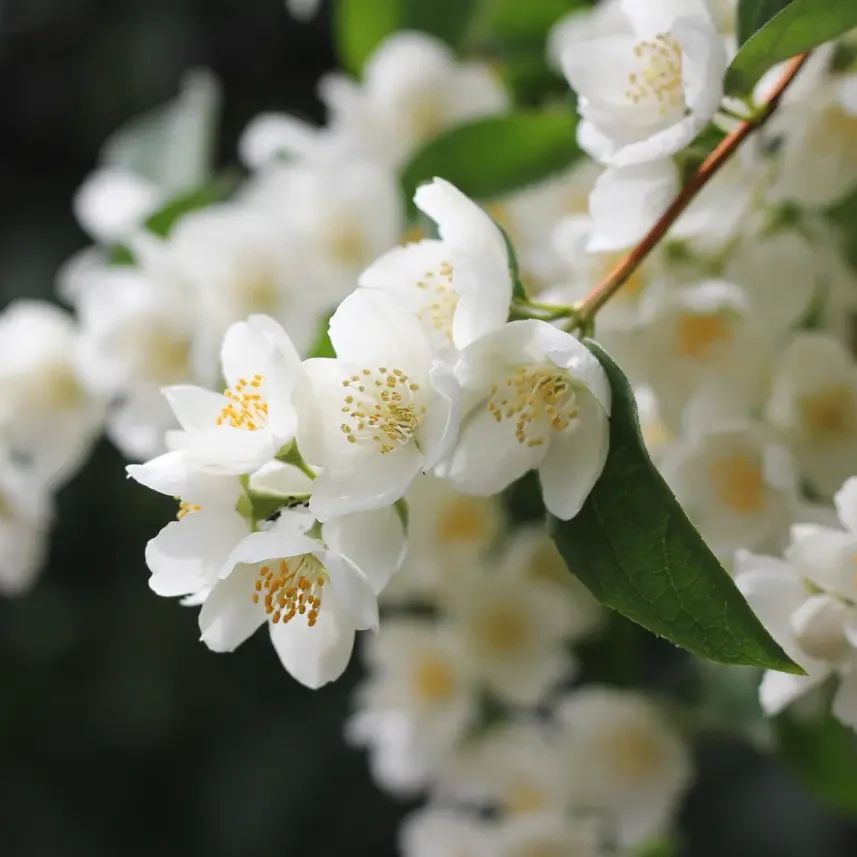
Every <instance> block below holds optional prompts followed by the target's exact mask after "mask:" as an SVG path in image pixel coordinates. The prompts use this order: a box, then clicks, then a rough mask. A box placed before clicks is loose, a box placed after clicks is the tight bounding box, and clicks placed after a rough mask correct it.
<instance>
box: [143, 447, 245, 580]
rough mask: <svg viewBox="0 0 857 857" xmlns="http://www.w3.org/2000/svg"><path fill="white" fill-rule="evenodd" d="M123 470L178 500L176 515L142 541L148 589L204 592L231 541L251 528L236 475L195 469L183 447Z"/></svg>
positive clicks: (231, 545) (228, 549)
mask: <svg viewBox="0 0 857 857" xmlns="http://www.w3.org/2000/svg"><path fill="white" fill-rule="evenodd" d="M127 470H128V475H129V476H131V478H132V479H135V480H136V481H137V482H139V483H140V484H141V485H145V486H146V487H147V488H151V489H152V490H153V491H158V492H159V493H161V494H166V495H167V496H168V497H176V498H178V500H179V509H178V514H177V516H176V517H177V520H175V521H172V522H171V523H169V524H167V525H166V527H164V528H163V529H162V530H161V532H160V533H158V535H157V536H155V537H154V538H153V539H151V540H150V541H149V543H148V544H147V545H146V565H147V566H148V567H149V571H151V573H152V575H151V577H150V578H149V586H150V587H151V589H152V591H153V592H155V593H156V594H157V595H163V596H168V597H170V596H188V595H189V596H194V595H198V594H200V593H205V592H207V591H208V590H209V589H210V587H211V586H213V585H214V584H215V583H216V582H217V579H218V575H219V574H220V571H221V569H222V568H223V564H224V563H225V562H226V559H227V557H228V556H229V555H230V553H231V552H232V551H233V550H234V549H235V546H236V545H237V544H238V543H239V542H240V541H241V540H242V539H243V538H244V537H245V536H247V535H249V534H250V533H251V532H252V521H250V520H249V519H248V518H247V517H246V516H244V515H242V514H241V512H240V511H239V501H240V500H241V498H243V497H244V496H245V488H244V486H243V485H242V484H241V481H240V479H239V478H238V477H237V476H213V475H211V474H208V473H201V472H199V471H198V470H196V469H195V467H194V462H193V461H192V460H190V457H189V456H188V454H187V450H175V451H172V452H167V453H164V454H163V455H161V456H158V457H157V458H154V459H152V460H151V461H148V462H146V463H145V464H131V465H129V466H128V468H127Z"/></svg>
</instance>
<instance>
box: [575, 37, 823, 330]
mask: <svg viewBox="0 0 857 857" xmlns="http://www.w3.org/2000/svg"><path fill="white" fill-rule="evenodd" d="M808 58H809V53H804V54H800V55H799V56H796V57H795V58H794V59H792V60H790V61H789V63H788V65H787V67H786V70H785V71H784V72H783V76H782V77H781V78H780V80H779V81H778V83H777V85H776V86H775V87H774V89H773V90H772V91H771V94H770V95H769V96H768V97H767V98H766V99H765V101H764V103H763V104H762V105H761V107H760V108H759V110H758V112H757V113H756V114H755V115H754V116H753V117H752V118H750V119H746V120H745V121H743V122H741V123H740V124H739V125H738V127H737V128H735V130H734V131H732V133H730V134H729V135H728V136H727V137H725V138H724V139H723V140H722V141H721V143H720V144H719V145H718V146H717V148H716V149H715V150H714V151H713V152H712V153H711V154H710V155H709V156H708V157H707V158H706V159H705V161H704V162H703V163H702V166H700V168H699V169H698V170H697V171H696V173H695V174H694V176H693V178H691V180H690V181H689V182H688V183H687V184H686V185H685V186H684V187H683V188H682V189H681V191H680V192H679V194H678V196H677V197H676V198H675V199H674V200H673V201H672V203H671V204H670V207H669V208H668V209H667V210H666V211H665V212H664V213H663V214H662V215H661V217H660V219H659V220H658V222H657V223H655V225H654V226H653V227H652V228H651V230H650V231H649V233H648V234H647V235H646V236H645V237H644V238H643V239H642V241H640V243H639V244H638V245H637V246H636V247H635V248H634V249H633V250H631V251H630V253H628V255H627V256H626V257H625V258H624V259H623V260H622V261H621V262H620V263H619V264H618V265H617V266H616V268H615V269H614V270H612V271H611V272H610V273H609V274H608V275H607V276H606V277H605V278H604V279H603V280H602V281H601V282H600V283H599V284H598V285H597V286H596V287H595V288H594V289H593V290H592V291H591V292H590V293H589V294H588V295H587V296H586V298H584V300H583V302H582V303H581V304H580V307H579V310H580V315H579V318H580V319H581V320H582V322H583V323H584V324H586V323H587V322H591V321H592V319H593V318H594V317H595V314H596V313H597V312H598V310H600V309H601V307H603V306H604V304H606V303H607V301H609V300H610V298H611V297H613V295H614V294H616V292H617V291H619V289H620V288H621V287H622V285H623V283H624V282H625V281H626V280H627V279H628V278H629V277H630V276H631V275H632V274H633V273H634V271H635V270H636V269H637V268H638V267H639V266H640V264H641V263H642V261H643V260H644V259H645V258H646V256H648V255H649V253H651V252H652V250H653V249H654V248H655V246H656V245H657V243H658V242H659V241H660V240H661V239H662V238H663V237H664V235H666V233H667V231H668V230H669V228H670V227H671V226H672V225H673V223H675V221H676V220H677V219H678V217H679V215H680V214H681V213H682V212H683V211H684V210H685V209H686V208H687V207H688V205H689V204H690V203H691V201H692V200H693V199H694V197H695V196H696V195H697V194H698V193H699V192H700V191H701V190H702V188H703V187H705V185H706V184H708V182H709V180H710V179H711V178H712V176H714V174H715V173H716V172H717V171H718V170H719V169H720V168H721V167H722V166H723V165H724V164H725V163H726V161H728V160H729V158H730V157H731V156H732V155H733V154H735V151H736V149H737V148H738V147H739V146H740V145H741V143H743V142H744V140H745V139H746V138H747V137H748V136H749V135H750V134H751V133H752V132H753V131H755V130H756V129H757V128H761V127H762V125H764V124H765V122H767V121H768V119H769V118H770V116H771V114H772V113H773V112H774V110H775V109H776V107H777V105H778V104H779V102H780V99H781V98H782V97H783V93H784V92H785V91H786V89H788V87H789V86H790V84H791V82H792V81H793V80H794V78H795V75H797V73H798V71H800V68H801V66H802V65H803V64H804V63H805V62H806V61H807V59H808Z"/></svg>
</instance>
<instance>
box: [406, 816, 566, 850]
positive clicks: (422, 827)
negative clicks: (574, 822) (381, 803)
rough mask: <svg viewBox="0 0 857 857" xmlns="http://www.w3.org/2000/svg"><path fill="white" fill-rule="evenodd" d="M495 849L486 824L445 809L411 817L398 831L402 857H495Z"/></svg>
mask: <svg viewBox="0 0 857 857" xmlns="http://www.w3.org/2000/svg"><path fill="white" fill-rule="evenodd" d="M494 849H495V842H494V839H493V837H492V836H491V826H490V825H489V824H488V823H487V822H484V821H481V820H479V819H476V818H474V817H473V816H470V815H467V814H465V813H460V812H453V811H451V810H446V809H433V808H428V809H422V810H420V811H418V812H414V813H411V814H410V815H408V816H407V817H406V818H405V821H404V823H403V824H402V826H401V828H400V830H399V853H400V854H401V855H402V857H495V855H496V851H495V850H494ZM563 857H564V855H563Z"/></svg>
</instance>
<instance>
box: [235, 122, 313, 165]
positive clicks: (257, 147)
mask: <svg viewBox="0 0 857 857" xmlns="http://www.w3.org/2000/svg"><path fill="white" fill-rule="evenodd" d="M315 137H316V132H315V130H314V129H313V128H312V126H310V125H308V124H307V123H306V122H302V121H301V120H300V119H296V118H295V117H294V116H289V115H288V114H285V113H262V114H260V115H258V116H256V117H255V118H254V119H253V121H252V122H251V123H250V124H249V125H248V126H247V128H246V129H245V130H244V133H243V134H242V136H241V140H240V141H239V143H238V156H239V158H240V159H241V163H242V164H244V165H245V166H246V167H248V168H249V169H251V170H258V169H259V168H260V167H264V166H266V165H267V164H269V163H271V162H272V161H276V160H278V159H279V158H281V157H282V156H284V155H292V154H301V153H304V152H306V151H308V150H309V149H310V148H311V146H312V145H313V142H314V140H315Z"/></svg>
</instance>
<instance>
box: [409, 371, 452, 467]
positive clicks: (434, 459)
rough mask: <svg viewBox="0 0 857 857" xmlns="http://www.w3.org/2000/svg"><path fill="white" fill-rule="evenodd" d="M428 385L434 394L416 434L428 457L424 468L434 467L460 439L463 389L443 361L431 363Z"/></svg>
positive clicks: (424, 453) (423, 451)
mask: <svg viewBox="0 0 857 857" xmlns="http://www.w3.org/2000/svg"><path fill="white" fill-rule="evenodd" d="M429 384H431V386H432V388H433V389H434V393H435V396H434V400H433V401H432V404H431V406H430V408H429V411H428V413H427V414H426V416H425V418H424V420H423V422H422V425H421V426H420V428H419V430H418V434H417V440H418V442H419V445H420V451H421V452H422V453H423V455H424V456H425V461H424V462H423V466H422V469H423V470H424V471H429V470H431V469H432V468H433V467H435V466H436V465H437V464H438V462H440V461H442V460H443V459H444V458H445V457H446V456H447V455H448V454H449V452H450V451H451V450H452V448H453V446H455V442H456V440H457V439H458V429H459V425H460V423H461V407H460V401H461V390H460V388H459V386H458V379H457V378H456V377H455V373H454V372H453V371H452V369H451V367H449V366H448V365H447V364H446V363H443V362H441V361H435V362H434V363H432V366H431V369H430V370H429Z"/></svg>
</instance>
